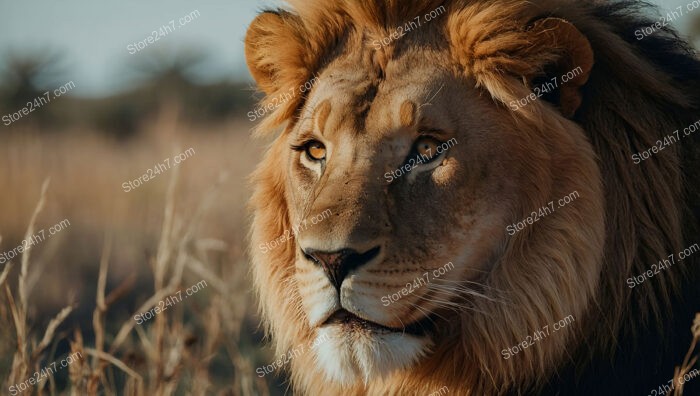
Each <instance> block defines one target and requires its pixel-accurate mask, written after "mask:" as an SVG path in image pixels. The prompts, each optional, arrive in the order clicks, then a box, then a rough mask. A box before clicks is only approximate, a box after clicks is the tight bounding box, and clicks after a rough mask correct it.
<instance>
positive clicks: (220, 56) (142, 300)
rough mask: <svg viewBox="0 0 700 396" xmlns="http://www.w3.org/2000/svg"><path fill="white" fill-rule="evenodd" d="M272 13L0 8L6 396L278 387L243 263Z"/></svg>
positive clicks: (170, 5) (150, 6)
mask: <svg viewBox="0 0 700 396" xmlns="http://www.w3.org/2000/svg"><path fill="white" fill-rule="evenodd" d="M686 3H687V2H684V1H669V2H665V3H662V4H661V5H662V6H663V7H664V8H665V9H672V8H673V7H676V6H678V5H684V4H686ZM278 6H280V3H278V2H273V1H268V2H248V1H246V2H244V1H242V0H233V1H227V0H212V1H208V2H206V3H201V4H196V3H192V2H187V1H184V0H168V1H165V0H157V1H149V2H139V1H135V0H130V1H120V2H111V3H109V4H106V3H103V2H90V1H87V0H68V1H63V2H49V1H35V0H31V1H25V2H19V1H14V0H0V117H2V122H1V123H2V125H0V236H1V238H2V239H1V240H0V385H1V386H2V388H1V389H0V393H1V394H8V393H9V394H13V395H14V394H182V395H184V394H198V395H205V394H223V395H239V394H240V395H267V394H272V395H277V394H285V393H289V390H288V389H287V384H286V380H285V378H284V375H283V373H274V374H269V375H265V376H262V377H261V376H259V375H258V373H256V368H258V367H261V366H264V365H267V364H270V363H271V362H273V361H274V360H277V357H276V356H274V354H273V352H272V350H271V349H270V348H269V347H268V346H267V343H266V341H265V339H264V334H263V329H262V327H261V326H260V320H259V318H258V316H257V310H256V301H255V299H254V295H253V294H252V292H251V291H252V285H251V282H250V277H249V268H248V260H247V256H246V235H247V230H248V226H249V217H248V212H247V210H246V201H247V199H248V197H249V196H250V189H249V186H248V184H247V176H248V175H249V174H250V172H251V171H252V170H253V169H254V167H255V165H256V163H257V160H258V158H259V157H260V155H261V153H262V152H263V149H264V147H265V144H266V143H267V142H265V141H260V140H253V139H251V137H250V132H251V129H252V128H253V127H254V126H255V122H254V121H251V120H250V119H249V118H250V117H249V116H248V115H247V113H248V112H250V111H253V110H255V108H256V106H257V104H256V103H257V100H258V99H260V98H261V95H260V94H259V93H256V90H255V84H254V82H253V81H252V80H251V78H250V76H249V74H248V72H247V70H246V67H245V60H244V56H243V38H244V36H245V30H246V27H247V25H248V24H249V23H250V21H251V20H252V19H253V18H254V17H255V15H256V13H257V12H259V11H260V10H263V9H265V8H270V7H278ZM171 21H173V22H171ZM674 24H676V26H677V27H678V28H679V29H680V30H681V32H682V34H684V35H688V36H693V37H695V43H696V45H697V44H700V42H699V41H698V40H700V10H698V11H697V14H695V15H692V14H689V15H687V16H686V17H684V18H683V19H680V20H676V21H674ZM154 31H155V32H156V34H155V35H154V34H153V32H154ZM149 36H154V37H157V40H155V39H154V40H153V41H151V42H149V39H148V37H149ZM691 40H692V39H691ZM139 42H141V43H139ZM47 92H48V93H47ZM24 108H27V110H26V111H24V112H23V109H24ZM144 174H145V175H147V176H144ZM137 179H138V180H137ZM64 220H67V222H65V221H64ZM57 224H60V227H56V225H57ZM25 239H26V240H32V241H33V242H34V243H32V244H31V248H30V249H29V250H28V251H24V249H23V248H20V247H22V245H23V240H25ZM3 255H4V256H3ZM10 256H12V257H10ZM3 257H4V259H3ZM202 281H204V282H203V283H202ZM195 285H199V286H196V287H195ZM192 287H195V288H196V292H192V294H188V290H189V291H192V290H194V289H192ZM178 292H179V293H178ZM170 296H182V298H181V301H179V300H177V299H175V297H170ZM185 296H186V297H187V298H184V297H185ZM160 301H167V302H168V305H167V309H166V310H165V311H163V312H162V313H159V314H156V315H154V316H153V317H152V318H151V319H149V320H146V321H143V320H142V321H141V323H140V324H139V323H138V322H137V321H136V320H135V318H134V316H135V315H138V314H141V313H144V312H146V311H149V310H152V309H153V308H154V307H157V306H159V303H160ZM164 305H165V304H163V305H161V307H162V306H164ZM76 352H79V353H80V358H78V359H73V361H72V362H71V363H70V364H69V365H67V366H66V367H64V368H61V367H60V366H61V364H60V363H57V366H56V368H55V369H54V368H53V367H54V366H52V363H56V362H61V361H64V360H65V359H66V358H67V357H68V356H75V355H74V354H75V353H76ZM49 367H51V368H52V370H53V372H50V373H49V374H48V375H44V374H45V373H46V368H49ZM35 373H39V375H38V376H37V375H36V374H35ZM30 378H38V379H37V380H36V381H35V382H38V383H29V382H28V380H29V379H30ZM20 383H24V385H22V386H18V384H20ZM12 386H14V388H12ZM13 389H14V391H13Z"/></svg>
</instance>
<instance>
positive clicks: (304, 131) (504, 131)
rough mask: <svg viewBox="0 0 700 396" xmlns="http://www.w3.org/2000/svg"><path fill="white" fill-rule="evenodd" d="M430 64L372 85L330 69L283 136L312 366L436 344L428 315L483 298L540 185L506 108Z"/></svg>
mask: <svg viewBox="0 0 700 396" xmlns="http://www.w3.org/2000/svg"><path fill="white" fill-rule="evenodd" d="M435 56H436V55H435V54H432V55H430V56H429V55H428V54H414V56H408V57H406V58H405V59H401V60H397V61H396V62H395V63H392V64H391V66H390V67H388V68H387V71H386V75H385V76H384V81H382V82H381V83H380V84H379V85H378V88H377V87H376V86H375V85H374V84H375V81H373V76H372V71H371V70H358V68H357V62H356V61H355V60H354V59H352V58H350V59H345V60H341V61H336V62H334V63H333V65H332V66H331V67H329V68H328V69H327V70H325V71H324V72H323V73H322V74H321V75H319V76H317V77H316V81H317V82H316V85H315V88H314V90H313V91H312V93H311V94H310V97H309V100H308V102H307V104H306V105H305V107H304V109H303V111H302V113H301V117H300V122H298V123H297V124H296V126H295V127H294V128H293V129H292V130H291V131H290V133H288V135H287V136H285V137H283V139H286V144H287V146H288V147H289V148H288V150H287V153H288V156H289V157H288V159H287V160H286V161H285V166H286V174H287V178H288V181H287V188H288V190H287V196H286V200H287V204H288V207H289V211H290V218H291V222H292V224H294V225H299V224H301V226H298V231H297V235H296V238H295V239H294V240H293V241H292V242H291V243H294V244H295V246H294V252H295V257H294V261H293V262H290V263H289V265H290V266H293V267H294V280H295V282H294V283H293V285H295V287H296V288H298V292H299V295H300V296H301V300H302V306H303V312H304V314H305V318H306V321H307V323H306V324H307V325H308V326H309V327H310V328H311V329H313V330H314V332H315V336H316V337H318V338H319V339H321V340H328V341H327V342H323V343H320V344H321V345H320V347H319V348H318V349H317V354H318V366H319V367H318V368H319V369H321V370H323V371H325V373H326V374H327V375H328V376H329V377H331V378H333V379H335V380H338V381H341V382H352V381H354V380H357V379H358V378H357V377H358V376H359V378H360V379H367V378H370V377H373V376H377V375H379V374H380V373H386V372H389V371H393V370H395V369H396V368H400V367H405V366H407V365H409V364H410V363H412V362H415V361H416V360H417V359H419V358H420V357H421V356H422V355H424V354H425V352H426V351H428V350H429V349H430V348H431V347H432V346H433V345H434V344H435V340H433V339H431V334H433V330H434V329H433V326H434V323H435V321H436V320H441V319H445V318H449V317H451V316H454V311H455V309H454V308H455V307H460V308H458V309H468V305H469V303H468V302H467V301H465V300H464V299H460V296H464V295H465V294H468V291H470V290H474V291H475V293H472V297H473V298H479V297H478V296H479V293H478V292H477V290H479V287H478V286H475V285H476V284H478V282H479V281H480V280H481V279H483V277H484V274H487V273H488V272H489V270H490V269H491V268H492V267H493V265H494V263H495V262H496V261H497V260H498V259H499V257H500V256H501V254H502V252H503V246H504V243H505V240H506V237H507V234H506V232H505V230H506V227H507V224H508V221H509V220H511V221H512V217H513V216H512V213H516V212H518V209H519V207H518V203H519V202H527V201H529V198H528V197H527V196H525V191H527V190H528V188H527V184H528V181H532V180H541V179H542V177H543V176H542V175H538V174H535V172H533V171H528V169H526V168H524V167H523V166H522V165H523V164H524V163H530V164H531V165H537V163H540V165H543V166H542V167H544V168H546V164H545V162H546V161H547V159H546V158H543V157H541V156H537V155H536V153H537V151H538V149H540V147H539V146H540V145H542V144H543V143H542V142H528V143H527V144H528V147H530V148H531V149H532V152H531V154H533V155H531V156H530V157H528V158H524V157H523V156H522V154H523V151H522V149H521V147H520V146H519V145H520V144H523V142H522V140H521V139H519V138H518V137H517V135H518V134H517V132H518V131H517V128H516V127H515V126H514V125H512V124H511V123H509V122H503V120H504V119H505V120H508V118H506V117H502V116H499V111H503V110H499V109H497V108H496V106H494V104H493V102H490V101H489V100H487V99H484V98H483V97H482V96H480V95H479V92H478V91H477V90H476V89H475V88H474V84H473V83H471V84H468V83H467V81H465V80H463V79H458V78H456V77H455V76H453V75H451V73H450V72H449V71H448V70H445V69H442V68H440V67H437V66H435V64H425V62H424V61H421V59H431V58H433V59H434V57H435ZM542 167H540V168H542ZM537 168H538V167H537V166H533V167H532V168H531V169H537ZM544 177H546V176H544ZM475 282H476V283H475ZM474 296H477V297H474Z"/></svg>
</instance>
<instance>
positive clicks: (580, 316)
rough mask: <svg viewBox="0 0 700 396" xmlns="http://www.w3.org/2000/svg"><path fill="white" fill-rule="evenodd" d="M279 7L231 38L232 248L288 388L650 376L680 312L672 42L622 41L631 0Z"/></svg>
mask: <svg viewBox="0 0 700 396" xmlns="http://www.w3.org/2000/svg"><path fill="white" fill-rule="evenodd" d="M287 3H288V4H289V8H288V9H277V10H270V11H264V12H262V13H261V14H260V15H258V16H257V17H256V18H255V20H254V21H253V22H252V23H251V25H250V27H249V28H248V32H247V35H246V38H245V54H246V60H247V64H248V67H249V69H250V72H251V74H252V76H253V78H254V79H255V81H256V83H257V86H258V87H259V89H260V90H261V91H263V92H264V93H265V98H264V99H263V102H262V104H263V106H264V107H263V108H264V109H265V115H264V119H263V120H262V121H261V122H260V123H259V124H258V125H257V127H256V128H257V129H256V135H258V136H268V137H270V139H271V144H270V146H269V148H268V149H267V152H266V154H265V155H264V158H263V159H262V160H261V162H260V164H259V165H258V167H257V169H256V171H255V172H254V173H253V175H252V176H251V182H252V185H253V189H254V192H253V195H252V198H251V210H252V212H253V220H252V227H251V233H250V256H251V261H252V272H253V277H254V281H255V285H256V290H257V293H258V297H259V301H260V308H261V314H262V317H263V318H264V322H265V323H266V329H267V332H268V334H269V336H270V338H271V340H272V341H273V343H274V345H275V348H276V351H277V353H278V354H279V355H280V356H283V357H284V359H278V361H277V362H275V364H274V365H272V366H270V370H267V369H266V370H265V371H264V373H268V372H271V371H276V372H277V371H288V373H289V378H290V383H291V386H292V387H293V389H294V390H295V391H297V392H299V393H301V394H309V395H318V394H333V395H347V394H351V395H352V394H356V395H365V394H368V395H426V394H431V393H432V394H438V393H437V392H440V393H439V394H443V391H445V392H449V393H450V394H460V395H496V394H635V393H636V394H648V393H649V392H650V391H651V390H652V389H653V388H654V389H655V388H656V386H657V385H661V384H667V383H668V380H670V379H671V378H672V376H673V367H674V365H675V364H678V363H679V362H680V361H681V360H682V354H683V352H685V350H686V349H687V345H688V344H689V341H690V334H689V332H688V331H687V329H689V328H690V321H691V320H692V315H691V312H693V310H698V308H700V297H698V295H697V289H698V288H697V283H695V284H694V286H693V282H697V272H696V271H695V270H694V267H693V265H691V262H695V261H697V257H698V256H700V253H698V254H697V255H696V256H692V255H691V254H681V255H682V256H683V260H681V258H680V256H679V253H680V252H685V253H688V252H689V251H690V252H691V253H692V251H694V250H693V249H694V248H693V249H691V247H692V246H697V244H695V245H693V243H695V242H700V240H699V239H698V233H697V231H696V230H695V229H694V228H693V227H692V225H693V224H694V223H697V221H698V217H697V213H698V212H697V208H698V202H699V201H700V200H699V199H698V196H699V195H698V185H700V183H699V180H698V172H697V164H698V160H697V156H698V155H697V153H698V149H697V140H698V139H697V136H698V135H700V133H695V134H693V132H691V130H695V127H692V126H693V125H696V126H698V125H700V124H698V123H697V121H698V120H699V119H700V107H699V105H698V104H699V103H700V63H699V62H698V60H697V58H696V57H695V55H694V53H693V52H692V50H691V49H690V48H689V47H688V46H687V45H686V44H685V43H684V42H683V41H682V40H681V39H679V38H678V37H677V35H676V34H675V33H674V32H673V31H672V30H670V29H669V28H665V27H664V28H661V29H659V30H658V31H656V32H654V33H653V34H650V35H648V36H646V37H644V38H643V39H642V40H639V39H638V38H637V37H635V34H634V32H635V31H636V30H639V29H643V28H645V27H648V26H654V23H655V20H654V19H651V18H650V17H647V16H645V12H646V8H644V7H646V6H642V5H640V4H638V3H637V2H602V1H573V0H571V1H565V0H542V1H536V2H526V1H514V0H489V1H477V0H425V1H412V2H401V1H398V0H352V1H350V0H348V1H332V2H331V1H325V0H303V1H302V0H287ZM684 131H685V132H687V134H686V133H684ZM674 132H678V133H677V134H674ZM670 135H671V136H674V138H675V139H676V140H675V141H674V140H669V138H668V137H669V136H670ZM657 141H661V142H662V144H663V147H658V148H656V149H654V150H652V151H650V152H647V156H649V158H648V159H646V158H645V160H644V161H641V159H639V161H636V160H634V159H633V155H644V154H640V153H643V152H644V151H645V150H647V149H650V148H652V147H655V145H657V143H656V142H657ZM637 158H641V157H637ZM328 211H329V212H328ZM321 213H330V215H329V216H325V215H324V216H321V215H320V214H321ZM270 241H275V243H274V244H270ZM272 247H274V248H272ZM684 249H685V250H684ZM664 260H666V261H671V260H673V264H669V265H663V266H662V263H665V261H664ZM657 263H658V267H656V269H655V270H654V271H653V272H652V271H651V270H650V266H651V265H657ZM659 267H661V268H662V269H661V270H659ZM649 272H652V276H645V277H643V279H640V278H639V277H638V276H639V275H640V274H648V273H649ZM629 279H632V280H633V283H634V286H633V287H630V285H629V282H628V280H629ZM690 386H693V384H688V387H690Z"/></svg>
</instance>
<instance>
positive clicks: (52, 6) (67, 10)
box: [0, 0, 700, 96]
mask: <svg viewBox="0 0 700 396" xmlns="http://www.w3.org/2000/svg"><path fill="white" fill-rule="evenodd" d="M327 1H333V0H327ZM688 1H690V0H658V1H657V2H658V3H659V4H662V5H663V6H664V7H666V8H673V7H675V6H678V5H684V6H685V5H686V4H687V3H688ZM280 3H281V2H280V1H279V0H264V1H256V0H207V1H201V2H194V1H187V0H147V1H144V0H118V1H115V0H112V1H106V0H61V1H55V0H54V1H51V0H0V57H3V58H4V57H5V56H6V54H7V53H8V51H11V52H19V51H20V50H25V49H30V50H34V51H46V50H47V49H52V50H54V51H57V52H59V53H60V54H62V55H65V56H64V58H65V60H66V62H67V64H66V67H65V69H66V70H67V72H66V74H65V75H66V78H67V80H73V81H74V82H75V84H76V88H75V90H74V91H73V92H72V94H77V95H82V96H102V95H105V94H109V93H111V92H114V91H118V90H123V89H126V88H128V86H129V82H128V81H126V80H127V79H126V78H124V76H123V70H124V66H125V65H127V64H129V63H131V62H137V61H139V59H137V57H139V56H142V55H144V54H146V53H147V52H148V51H154V52H165V53H168V52H171V51H176V50H178V49H183V48H188V47H194V48H197V49H204V50H205V51H206V52H208V53H210V54H212V55H213V57H212V58H211V59H210V61H209V62H207V63H206V64H205V66H204V67H203V68H202V69H201V73H199V77H200V80H202V81H207V80H209V81H217V80H221V79H224V78H227V79H237V80H244V81H245V80H248V79H250V76H249V74H248V71H247V69H246V67H245V61H244V57H243V38H244V37H245V31H246V28H247V26H248V24H249V23H250V21H251V20H252V19H253V18H254V16H255V14H256V13H257V12H259V11H260V10H262V9H265V8H270V7H274V6H276V5H277V6H278V5H279V4H280ZM194 10H197V11H199V17H197V18H195V19H193V20H192V22H190V23H188V24H186V25H185V26H181V27H179V28H178V29H177V30H176V31H174V32H172V33H169V34H167V35H166V36H164V37H161V38H160V39H159V41H157V42H155V43H153V44H149V45H148V46H147V47H146V48H144V49H143V50H141V51H139V52H136V53H135V54H133V55H132V54H129V51H128V50H127V45H129V44H132V43H134V42H137V41H141V40H144V39H146V38H147V37H148V36H149V35H150V34H151V32H152V31H153V30H156V29H158V28H159V27H160V26H162V25H167V24H168V22H169V21H170V20H172V19H175V20H176V22H175V23H176V24H179V23H178V19H179V18H180V17H183V16H185V15H187V14H189V13H190V12H192V11H194ZM695 12H700V10H697V11H695ZM686 21H687V18H682V19H680V20H678V21H676V22H677V23H678V24H679V26H680V27H682V26H683V24H684V23H686Z"/></svg>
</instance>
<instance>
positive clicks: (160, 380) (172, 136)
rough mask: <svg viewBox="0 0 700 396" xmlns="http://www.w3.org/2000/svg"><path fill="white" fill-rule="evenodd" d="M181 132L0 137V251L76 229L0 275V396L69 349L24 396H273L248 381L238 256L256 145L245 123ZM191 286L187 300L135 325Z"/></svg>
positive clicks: (254, 356) (248, 335) (251, 355)
mask: <svg viewBox="0 0 700 396" xmlns="http://www.w3.org/2000/svg"><path fill="white" fill-rule="evenodd" d="M182 128H183V127H182V126H180V125H179V124H178V122H177V117H176V113H170V114H168V113H166V114H164V115H161V117H160V119H158V120H154V122H153V124H152V125H151V126H147V127H146V131H145V134H144V136H143V138H141V139H139V140H138V141H136V142H131V143H128V144H119V143H116V142H111V141H109V140H107V139H104V138H101V137H99V136H97V135H95V134H91V133H81V132H80V131H76V132H74V133H72V134H70V135H62V136H52V135H45V136H39V135H37V134H35V133H34V132H35V131H21V130H20V131H17V132H16V133H14V134H12V135H11V136H8V137H7V138H6V139H5V142H6V143H5V144H3V145H2V147H0V169H2V170H3V171H0V183H1V184H2V185H4V186H11V187H10V188H9V190H10V191H11V193H10V194H2V195H0V206H2V207H3V211H2V215H0V227H2V228H0V232H1V233H2V234H3V235H5V240H4V241H3V240H0V242H2V245H0V252H3V251H8V250H10V249H12V248H13V247H14V246H17V245H18V244H19V243H20V241H21V240H22V239H26V238H28V237H30V236H31V235H34V234H35V233H36V232H37V230H38V229H40V228H41V227H49V226H50V225H53V224H54V223H56V221H57V220H61V219H64V218H67V219H69V220H70V224H71V225H70V227H69V228H68V229H66V230H63V231H61V233H60V234H56V235H54V236H52V237H47V239H46V240H44V241H43V242H41V243H40V244H38V245H37V246H35V247H32V248H31V249H30V250H29V251H27V252H25V253H24V254H23V255H22V256H21V263H20V265H19V268H17V267H18V266H17V265H16V264H14V263H9V264H7V265H5V267H4V268H3V269H2V271H1V272H0V288H2V289H4V293H3V294H4V296H3V297H0V320H2V321H3V322H5V323H11V324H12V326H0V327H2V329H0V356H3V357H2V358H0V375H1V376H2V377H0V378H3V381H4V382H3V387H4V389H3V390H2V393H5V392H6V390H7V389H8V387H9V386H11V385H14V384H18V383H21V382H23V381H25V380H27V379H29V378H30V377H31V376H32V375H33V373H34V372H35V371H40V370H41V368H42V367H47V366H49V365H50V364H51V363H52V362H57V361H60V360H61V359H64V358H65V357H66V356H67V355H69V354H71V353H75V352H79V353H80V356H81V357H82V358H81V359H79V360H78V361H76V362H74V363H72V364H70V365H69V366H68V367H67V368H65V369H63V370H58V372H57V373H55V374H54V375H50V376H49V377H48V378H47V380H46V381H43V380H42V381H41V382H40V383H39V384H38V385H35V386H31V387H30V388H29V389H27V390H26V391H24V392H21V393H20V394H44V393H48V394H68V393H70V394H88V395H96V394H126V395H169V394H195V395H204V394H227V395H228V394H231V395H239V394H241V395H257V394H261V395H266V394H269V393H270V392H269V390H268V387H269V384H268V383H266V382H264V381H263V380H261V379H260V378H258V377H256V376H255V375H254V369H255V367H256V366H257V365H258V364H259V363H260V362H264V361H266V360H267V357H266V356H265V352H263V351H261V350H260V348H259V346H258V345H257V341H256V337H257V334H255V333H254V332H255V330H256V328H255V327H256V326H257V318H256V317H255V309H254V308H253V307H254V304H253V302H252V301H251V300H250V299H249V290H250V284H249V278H248V271H247V270H248V268H247V265H246V263H245V255H244V247H243V246H244V239H245V230H246V229H247V224H246V215H245V201H246V199H247V196H248V194H247V191H246V188H245V177H246V175H247V174H248V173H249V172H250V170H251V169H252V167H253V166H254V165H255V161H256V159H257V157H258V154H259V148H258V147H256V146H254V145H253V144H252V143H251V142H250V140H249V138H248V136H247V128H249V125H247V124H233V125H225V126H219V127H218V128H226V129H229V130H231V132H229V133H217V132H211V131H207V130H203V129H202V130H198V131H196V133H193V132H188V133H185V132H184V131H181V130H178V129H182ZM236 129H237V131H236ZM235 132H238V134H236V133H235ZM174 142H177V143H174ZM189 147H192V148H193V149H194V150H195V153H196V154H195V155H193V156H192V157H191V158H189V159H187V161H185V162H183V163H181V164H180V165H178V166H176V167H172V168H171V169H170V170H168V171H167V172H166V173H164V174H161V175H159V176H158V177H157V178H156V179H155V180H151V181H149V182H148V183H146V184H144V185H143V186H141V187H139V188H138V189H136V190H133V191H131V192H128V193H126V192H123V190H122V187H121V184H122V182H124V181H127V180H132V179H135V178H136V177H138V176H140V175H141V174H143V172H144V171H145V170H146V169H147V168H150V167H152V166H153V165H154V164H155V163H158V162H160V161H162V160H163V159H164V158H166V157H172V156H173V154H176V153H179V152H181V151H183V150H184V149H187V148H189ZM47 176H50V177H51V183H50V184H49V183H44V184H43V186H41V185H42V180H44V179H46V178H47ZM39 186H41V187H39ZM36 197H40V198H39V203H38V204H37V205H36V206H35V207H33V208H32V207H31V206H30V205H29V202H36ZM29 213H31V216H30V218H29V226H28V227H27V226H26V221H27V216H28V214H29ZM22 220H23V222H24V223H25V225H23V226H22V225H21V222H22ZM20 227H21V228H20ZM25 229H26V230H25ZM20 230H21V231H20ZM30 252H31V255H30V254H29V253H30ZM200 280H205V281H206V284H207V286H206V287H205V288H204V289H203V290H202V291H200V292H198V293H197V294H196V295H192V296H191V297H189V298H188V299H187V300H184V299H183V300H182V301H181V302H179V303H176V304H175V305H173V306H172V307H169V308H168V310H166V311H164V312H162V313H160V314H157V315H156V316H155V317H154V318H153V319H152V320H149V321H147V322H145V323H143V324H140V325H139V324H137V322H136V321H135V320H134V315H136V314H139V313H143V312H146V311H148V310H150V309H151V308H153V307H155V306H157V305H159V302H160V301H162V300H165V299H166V298H167V297H168V296H172V295H174V294H176V293H177V292H178V291H180V292H181V294H182V295H185V289H186V288H187V287H189V286H191V285H194V284H196V283H198V282H199V281H200ZM47 318H52V319H50V320H48V323H46V321H47ZM40 328H42V329H43V330H39V329H40ZM241 348H243V349H244V350H241ZM10 356H11V362H10V360H9V357H10Z"/></svg>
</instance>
